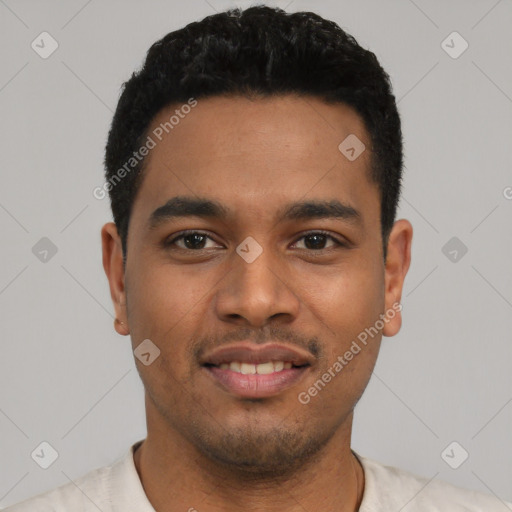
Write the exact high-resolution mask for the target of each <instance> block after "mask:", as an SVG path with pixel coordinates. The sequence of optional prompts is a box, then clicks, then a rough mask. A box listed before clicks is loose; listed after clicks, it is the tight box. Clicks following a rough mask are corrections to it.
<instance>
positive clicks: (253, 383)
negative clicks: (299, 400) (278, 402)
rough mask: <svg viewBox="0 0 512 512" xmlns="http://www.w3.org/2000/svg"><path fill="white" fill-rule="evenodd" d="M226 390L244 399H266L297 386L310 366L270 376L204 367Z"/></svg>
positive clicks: (282, 371)
mask: <svg viewBox="0 0 512 512" xmlns="http://www.w3.org/2000/svg"><path fill="white" fill-rule="evenodd" d="M203 368H204V369H205V370H206V371H207V372H208V373H209V375H211V376H212V377H213V378H214V379H215V380H216V381H217V382H218V383H219V384H220V385H221V386H222V387H223V388H224V389H225V390H227V391H229V392H231V393H233V394H235V395H237V396H240V397H243V398H265V397H269V396H273V395H277V394H278V393H280V392H282V391H284V390H285V389H287V388H290V387H291V386H293V385H294V384H296V383H297V382H298V381H299V379H300V378H301V377H302V376H303V375H304V373H305V372H306V371H307V370H308V368H309V367H308V366H304V367H300V368H290V369H286V370H281V371H280V372H274V373H270V374H268V375H258V374H254V375H244V374H243V373H239V372H234V371H233V370H221V369H220V368H218V367H216V366H204V367H203Z"/></svg>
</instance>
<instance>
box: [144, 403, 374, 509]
mask: <svg viewBox="0 0 512 512" xmlns="http://www.w3.org/2000/svg"><path fill="white" fill-rule="evenodd" d="M352 417H353V413H351V414H350V416H349V417H348V418H347V421H346V422H345V423H344V424H343V425H342V426H340V428H339V429H338V430H337V432H336V433H335V434H334V435H333V436H332V438H331V439H330V440H329V442H328V443H327V444H326V445H325V446H324V447H323V449H322V450H321V451H320V452H319V453H317V454H316V456H315V457H314V460H309V461H307V462H305V464H304V466H302V467H301V468H300V469H298V470H296V471H294V472H293V473H292V474H290V475H288V476H281V477H280V478H279V479H278V480H276V479H275V478H256V477H255V476H254V475H252V476H251V475H247V474H242V473H240V471H237V470H236V468H234V469H231V468H226V467H223V466H220V465H219V464H217V463H216V462H214V461H212V460H210V459H208V458H207V457H205V456H204V454H201V453H198V452H197V450H195V448H194V447H193V446H191V445H190V444H189V443H188V442H187V441H186V440H185V439H183V438H182V437H181V436H178V435H177V434H176V433H175V432H172V433H171V432H169V431H167V430H166V431H160V432H159V431H158V429H155V428H153V429H151V428H149V427H150V425H149V424H148V436H147V438H146V439H145V440H144V442H143V443H142V444H141V445H140V446H139V447H138V449H137V450H136V451H135V454H134V462H135V467H136V469H137V472H138V474H139V478H140V479H141V482H142V485H143V487H144V491H145V493H146V495H147V497H148V499H149V501H150V502H151V504H152V506H153V508H154V509H155V510H156V511H157V512H177V511H183V510H191V511H193V510H194V509H195V510H198V511H200V512H221V511H222V512H234V511H238V510H241V509H243V510H247V511H248V512H253V511H254V512H255V511H259V512H261V511H262V510H264V511H266V512H299V511H300V512H304V510H322V511H324V512H355V511H357V510H358V509H359V506H360V504H361V501H362V497H363V492H364V470H363V468H362V466H361V465H360V463H359V461H358V460H357V458H356V457H355V456H354V454H353V453H352V451H351V449H350V436H351V428H352ZM153 426H154V427H155V425H153Z"/></svg>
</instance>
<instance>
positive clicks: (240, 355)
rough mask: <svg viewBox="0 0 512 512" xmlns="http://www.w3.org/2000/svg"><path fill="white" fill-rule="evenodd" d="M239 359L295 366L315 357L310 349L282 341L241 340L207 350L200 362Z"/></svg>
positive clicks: (248, 361) (222, 361)
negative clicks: (263, 342)
mask: <svg viewBox="0 0 512 512" xmlns="http://www.w3.org/2000/svg"><path fill="white" fill-rule="evenodd" d="M233 361H239V362H241V363H249V364H260V363H266V362H268V361H284V362H286V361H289V362H291V363H292V364H293V365H295V366H303V365H311V364H313V362H314V357H313V355H312V354H311V353H309V352H308V351H305V350H304V349H301V348H298V347H292V346H289V345H284V344H281V343H265V344H264V345H255V344H254V343H251V342H241V343H236V344H232V345H226V346H223V347H219V348H216V349H214V350H211V351H209V352H207V353H206V354H205V355H204V356H203V357H202V358H201V359H200V361H199V362H200V364H201V365H205V364H211V365H215V366H218V365H220V364H222V363H231V362H233Z"/></svg>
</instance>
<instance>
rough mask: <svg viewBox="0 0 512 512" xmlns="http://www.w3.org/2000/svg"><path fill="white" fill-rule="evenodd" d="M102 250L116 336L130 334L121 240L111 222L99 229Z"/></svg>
mask: <svg viewBox="0 0 512 512" xmlns="http://www.w3.org/2000/svg"><path fill="white" fill-rule="evenodd" d="M101 242H102V250H103V268H104V270H105V274H106V276H107V279H108V282H109V287H110V296H111V298H112V303H113V305H114V310H115V317H116V319H115V321H114V328H115V330H116V331H117V333H118V334H121V335H122V336H126V335H128V334H130V329H129V326H128V317H127V312H126V291H125V280H124V266H123V250H122V245H121V238H120V237H119V234H118V232H117V227H116V225H115V224H114V223H113V222H108V223H107V224H105V225H104V226H103V228H102V229H101Z"/></svg>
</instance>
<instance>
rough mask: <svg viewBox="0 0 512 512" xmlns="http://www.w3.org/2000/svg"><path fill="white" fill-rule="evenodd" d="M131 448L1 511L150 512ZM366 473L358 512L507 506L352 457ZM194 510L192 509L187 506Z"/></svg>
mask: <svg viewBox="0 0 512 512" xmlns="http://www.w3.org/2000/svg"><path fill="white" fill-rule="evenodd" d="M140 443H142V441H138V442H137V443H135V444H133V445H132V446H131V447H130V449H129V450H128V452H127V453H126V454H125V455H124V456H123V457H121V458H120V459H118V460H117V461H116V462H114V463H113V464H111V465H110V466H105V467H101V468H97V469H94V470H92V471H90V472H89V473H87V474H86V475H84V476H82V477H81V478H79V479H77V480H75V481H74V482H69V483H67V484H65V485H62V486H60V487H57V488H56V489H53V490H51V491H48V492H45V493H43V494H39V495H38V496H35V497H33V498H29V499H27V500H25V501H22V502H21V503H18V504H16V505H13V506H11V507H8V508H6V509H4V512H98V510H101V511H102V512H155V509H154V508H153V507H152V505H151V503H150V502H149V500H148V498H147V496H146V494H145V492H144V488H143V487H142V483H141V481H140V478H139V475H138V473H137V470H136V468H135V463H134V461H133V453H134V450H135V449H136V448H137V447H138V446H139V445H140ZM353 453H354V454H355V455H356V457H357V458H358V459H359V461H360V462H361V464H362V466H363V469H364V474H365V488H364V494H363V500H362V503H361V506H360V508H359V512H398V511H402V512H438V511H439V512H441V511H442V512H459V511H460V512H463V511H464V512H506V511H507V507H508V509H509V510H510V511H512V503H508V502H505V501H502V500H500V499H498V498H497V497H495V496H491V495H487V494H482V493H479V492H475V491H469V490H465V489H462V488H459V487H455V486H453V485H451V484H449V483H447V482H443V481H441V480H431V481H429V480H428V479H427V478H423V477H420V476H416V475H414V474H412V473H409V472H407V471H404V470H402V469H398V468H395V467H391V466H385V465H383V464H381V463H379V462H376V461H374V460H372V459H368V458H366V457H362V456H361V455H359V454H357V453H355V452H353ZM192 506H193V504H192ZM199 509H200V507H199Z"/></svg>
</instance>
